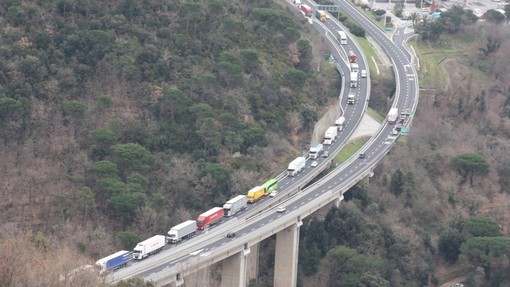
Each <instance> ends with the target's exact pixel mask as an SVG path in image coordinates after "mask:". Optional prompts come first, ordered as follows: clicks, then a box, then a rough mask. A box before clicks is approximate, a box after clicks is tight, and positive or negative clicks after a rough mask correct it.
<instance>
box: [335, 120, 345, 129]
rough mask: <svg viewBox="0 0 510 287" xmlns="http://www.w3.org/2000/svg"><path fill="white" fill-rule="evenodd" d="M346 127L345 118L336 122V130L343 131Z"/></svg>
mask: <svg viewBox="0 0 510 287" xmlns="http://www.w3.org/2000/svg"><path fill="white" fill-rule="evenodd" d="M344 125H345V117H343V116H342V117H339V118H338V120H336V121H335V126H336V129H337V130H339V131H341V130H343V129H344Z"/></svg>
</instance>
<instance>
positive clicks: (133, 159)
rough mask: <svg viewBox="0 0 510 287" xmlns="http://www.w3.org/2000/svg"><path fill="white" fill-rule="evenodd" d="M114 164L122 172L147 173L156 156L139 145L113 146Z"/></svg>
mask: <svg viewBox="0 0 510 287" xmlns="http://www.w3.org/2000/svg"><path fill="white" fill-rule="evenodd" d="M112 155H113V159H114V162H115V163H117V166H118V167H119V168H120V170H121V171H123V172H124V173H126V172H127V171H147V170H149V169H150V168H151V164H152V162H153V161H154V156H153V155H152V154H151V152H150V151H148V150H146V149H145V148H144V147H142V146H141V145H139V144H135V143H127V144H117V145H114V146H112Z"/></svg>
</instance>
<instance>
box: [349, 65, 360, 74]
mask: <svg viewBox="0 0 510 287" xmlns="http://www.w3.org/2000/svg"><path fill="white" fill-rule="evenodd" d="M351 71H352V72H356V73H358V72H359V65H358V63H351Z"/></svg>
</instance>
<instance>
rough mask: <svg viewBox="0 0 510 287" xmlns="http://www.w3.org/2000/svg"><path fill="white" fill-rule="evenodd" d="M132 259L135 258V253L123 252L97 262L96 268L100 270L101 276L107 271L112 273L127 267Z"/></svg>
mask: <svg viewBox="0 0 510 287" xmlns="http://www.w3.org/2000/svg"><path fill="white" fill-rule="evenodd" d="M131 258H133V253H132V252H131V251H126V250H121V251H119V252H116V253H114V254H112V255H109V256H106V257H104V258H101V259H99V260H97V262H96V266H97V268H99V274H102V273H104V272H106V271H112V270H116V269H119V268H121V267H124V266H126V264H127V263H128V262H129V261H130V260H131Z"/></svg>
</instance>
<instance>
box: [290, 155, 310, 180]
mask: <svg viewBox="0 0 510 287" xmlns="http://www.w3.org/2000/svg"><path fill="white" fill-rule="evenodd" d="M305 163H306V158H304V157H301V156H300V157H298V158H296V159H295V160H293V161H291V162H290V163H289V167H288V168H287V175H288V176H296V175H297V174H298V173H299V172H301V171H302V170H303V168H305Z"/></svg>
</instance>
